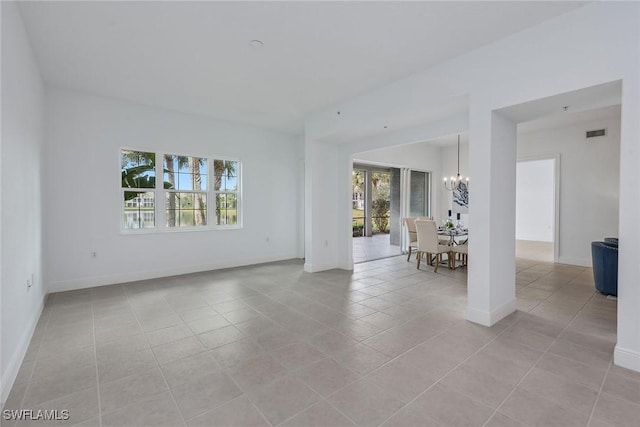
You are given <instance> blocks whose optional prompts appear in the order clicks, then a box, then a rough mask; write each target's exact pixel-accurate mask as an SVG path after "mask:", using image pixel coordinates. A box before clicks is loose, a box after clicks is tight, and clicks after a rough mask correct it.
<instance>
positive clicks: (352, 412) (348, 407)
mask: <svg viewBox="0 0 640 427" xmlns="http://www.w3.org/2000/svg"><path fill="white" fill-rule="evenodd" d="M328 400H329V402H330V403H331V404H332V405H333V406H334V407H335V408H336V409H338V410H339V411H340V412H342V413H343V414H345V415H346V416H347V417H348V418H349V419H350V420H351V421H353V422H355V423H356V424H357V425H359V426H377V425H379V424H381V423H382V422H384V421H385V420H386V419H387V418H389V417H390V416H391V415H393V414H394V413H395V412H396V411H397V410H398V409H400V408H401V407H402V406H403V403H402V402H401V401H400V400H398V399H397V398H396V396H395V394H394V393H392V392H389V391H387V390H383V389H382V388H380V387H378V386H377V385H375V384H373V383H372V382H370V381H368V380H360V381H357V382H355V383H353V384H351V385H349V386H347V387H345V388H343V389H342V390H340V391H338V392H337V393H335V394H333V395H332V396H330V397H329V399H328Z"/></svg>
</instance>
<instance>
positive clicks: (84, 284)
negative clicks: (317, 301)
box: [47, 253, 297, 293]
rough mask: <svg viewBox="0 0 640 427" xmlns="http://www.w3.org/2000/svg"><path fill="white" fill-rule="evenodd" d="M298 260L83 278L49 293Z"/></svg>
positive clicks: (61, 284)
mask: <svg viewBox="0 0 640 427" xmlns="http://www.w3.org/2000/svg"><path fill="white" fill-rule="evenodd" d="M288 259H297V254H296V253H286V254H279V255H278V254H275V255H272V256H268V257H258V258H250V259H242V260H237V261H225V262H216V261H212V262H211V263H210V264H204V265H192V266H185V267H178V268H168V269H158V270H153V271H136V272H127V273H120V274H107V275H104V276H92V277H82V278H79V279H70V280H60V281H57V282H51V283H49V284H48V288H47V289H48V290H49V293H53V292H64V291H73V290H76V289H85V288H94V287H96V286H105V285H113V284H116V283H127V282H135V281H138V280H148V279H157V278H159V277H169V276H177V275H180V274H189V273H199V272H202V271H210V270H220V269H223V268H234V267H243V266H249V265H255V264H264V263H267V262H276V261H284V260H288Z"/></svg>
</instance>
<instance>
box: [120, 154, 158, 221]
mask: <svg viewBox="0 0 640 427" xmlns="http://www.w3.org/2000/svg"><path fill="white" fill-rule="evenodd" d="M120 168H121V174H122V199H121V200H123V202H124V203H123V215H124V217H123V220H124V221H123V226H124V228H125V229H136V228H153V227H155V211H154V205H155V191H154V189H155V186H156V155H155V154H154V153H148V152H144V151H131V150H122V153H121V156H120ZM143 212H144V213H145V215H144V216H143V215H142V214H143Z"/></svg>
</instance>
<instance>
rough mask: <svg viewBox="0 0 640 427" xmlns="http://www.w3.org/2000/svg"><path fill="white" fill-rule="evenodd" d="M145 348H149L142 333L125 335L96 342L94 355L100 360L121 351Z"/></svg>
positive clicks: (126, 351)
mask: <svg viewBox="0 0 640 427" xmlns="http://www.w3.org/2000/svg"><path fill="white" fill-rule="evenodd" d="M147 348H150V346H149V342H148V341H147V339H146V338H145V336H144V335H143V334H142V333H140V334H137V335H125V336H123V337H119V338H116V339H115V340H112V341H109V342H106V343H97V345H96V355H97V357H98V361H101V360H104V359H108V358H110V357H113V356H114V355H118V354H121V353H128V352H132V351H140V350H144V349H147Z"/></svg>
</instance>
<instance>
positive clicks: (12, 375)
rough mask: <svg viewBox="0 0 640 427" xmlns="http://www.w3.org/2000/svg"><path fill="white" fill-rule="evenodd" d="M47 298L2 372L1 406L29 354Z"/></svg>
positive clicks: (44, 298) (32, 318)
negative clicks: (25, 357)
mask: <svg viewBox="0 0 640 427" xmlns="http://www.w3.org/2000/svg"><path fill="white" fill-rule="evenodd" d="M46 299H47V296H46V295H45V296H44V297H43V298H42V302H41V303H40V307H38V309H37V310H36V312H35V313H34V315H33V316H32V317H31V320H30V321H29V324H28V325H27V328H26V329H25V331H24V333H23V334H22V336H21V337H20V341H19V342H18V345H17V347H16V348H15V350H14V352H13V354H12V355H11V359H10V360H9V364H8V366H7V369H6V370H5V371H4V372H3V374H2V379H1V380H0V383H1V384H2V389H1V390H0V408H4V403H5V402H6V401H7V398H8V397H9V392H11V387H13V383H14V381H15V380H16V377H17V376H18V372H19V371H20V367H21V366H22V361H23V360H24V356H25V355H26V354H27V350H28V349H29V344H30V343H31V338H32V337H33V333H34V332H35V330H36V326H37V325H38V320H40V316H41V315H42V309H44V302H45V300H46Z"/></svg>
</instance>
